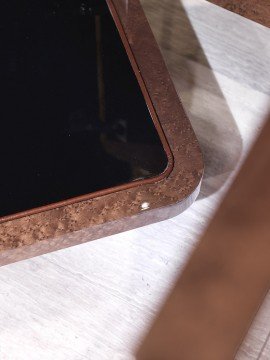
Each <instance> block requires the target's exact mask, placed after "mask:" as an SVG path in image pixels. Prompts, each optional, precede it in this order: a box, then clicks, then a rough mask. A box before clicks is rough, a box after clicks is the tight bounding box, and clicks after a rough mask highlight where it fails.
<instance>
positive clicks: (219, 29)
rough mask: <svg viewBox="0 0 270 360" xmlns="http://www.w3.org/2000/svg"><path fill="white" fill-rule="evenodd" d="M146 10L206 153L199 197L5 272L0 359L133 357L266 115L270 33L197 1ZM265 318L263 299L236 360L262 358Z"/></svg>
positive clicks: (158, 2) (154, 1) (153, 2)
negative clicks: (163, 215) (165, 214)
mask: <svg viewBox="0 0 270 360" xmlns="http://www.w3.org/2000/svg"><path fill="white" fill-rule="evenodd" d="M142 4H143V6H144V9H145V11H146V13H147V16H148V20H149V22H150V25H151V27H152V29H153V31H154V33H155V36H156V39H157V40H158V43H159V45H160V48H161V50H162V53H163V56H164V59H165V60H166V63H167V65H168V67H169V70H170V73H171V76H172V78H173V81H174V83H175V86H176V88H177V90H178V93H179V94H180V95H181V98H182V100H183V105H184V107H185V110H186V111H187V112H188V114H189V117H190V119H191V120H192V124H193V127H194V128H195V130H196V134H197V136H198V138H199V141H200V143H201V146H202V149H203V152H204V157H205V162H206V174H205V178H204V180H203V184H202V192H201V194H200V197H199V199H198V200H197V201H196V202H195V203H194V204H193V205H192V207H191V208H190V209H188V210H187V211H186V212H184V213H183V214H181V215H179V216H177V217H175V218H173V219H171V220H168V221H164V222H161V223H158V224H152V225H151V226H146V227H144V228H141V229H137V230H132V231H129V232H125V233H122V234H119V235H115V236H111V237H108V238H103V239H100V240H98V241H93V242H89V243H85V244H83V245H80V246H75V247H73V248H70V249H65V250H61V251H59V252H55V253H52V254H47V255H44V256H40V257H37V258H35V259H31V260H27V261H22V262H20V263H16V264H11V265H8V266H5V267H2V268H1V270H0V358H1V360H2V359H4V360H84V359H87V360H89V359H90V360H131V359H134V355H133V354H134V353H135V352H136V349H137V348H138V346H139V344H140V343H141V341H142V340H143V339H144V337H145V334H146V333H147V331H148V329H149V327H150V326H151V323H152V322H153V321H154V319H155V316H156V315H157V314H158V312H159V310H160V307H161V305H162V303H163V302H164V301H165V298H166V297H167V295H168V293H169V291H170V290H171V288H172V287H173V286H174V283H175V281H176V279H177V277H178V276H179V274H180V273H181V271H182V269H183V267H184V265H185V264H186V262H187V259H188V257H189V255H190V254H191V252H192V251H193V250H194V248H195V247H196V244H197V241H198V238H199V236H200V235H201V233H202V232H203V230H204V229H205V227H206V226H207V224H208V222H209V220H210V219H211V217H212V215H213V213H214V212H215V210H216V208H217V206H218V204H219V202H220V200H221V198H222V197H223V196H224V194H225V193H226V191H227V188H228V186H229V185H230V183H231V181H232V179H233V178H234V176H235V174H236V172H237V170H238V168H239V165H240V164H241V163H242V162H243V160H244V159H245V157H246V155H247V152H248V150H249V149H250V146H251V145H252V143H253V142H254V140H255V138H256V136H257V134H258V132H259V131H260V130H261V128H262V126H263V123H264V120H265V116H266V115H267V113H268V111H269V110H270V109H269V104H270V96H269V95H270V73H269V69H270V67H269V58H270V47H269V44H270V33H269V30H268V29H267V28H264V27H262V26H260V25H258V24H256V23H254V22H251V21H248V20H246V19H245V18H241V17H239V16H237V15H235V14H233V13H231V12H229V11H224V10H223V9H222V8H220V7H217V6H214V5H213V4H211V3H208V2H206V1H201V0H185V1H183V2H181V3H180V1H178V0H170V1H168V0H143V2H142ZM247 39H248V40H249V41H247ZM250 49H255V51H254V52H251V51H250ZM269 318H270V296H268V297H267V298H266V301H265V302H264V305H263V307H262V309H261V311H260V313H259V314H258V316H257V318H256V320H255V321H254V324H253V326H252V328H251V330H250V332H249V334H248V336H247V337H246V339H245V341H244V343H243V345H242V347H241V349H240V351H239V352H238V354H237V357H236V359H237V360H257V359H258V356H260V355H259V354H260V352H261V350H262V348H263V346H264V344H265V342H266V339H267V336H268V334H269V330H270V326H269V323H270V322H269ZM269 354H270V352H269V347H267V346H266V347H265V348H264V350H263V356H264V357H261V359H263V360H266V359H268V358H269ZM261 359H260V360H261ZM196 360H197V359H196Z"/></svg>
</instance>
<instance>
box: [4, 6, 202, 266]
mask: <svg viewBox="0 0 270 360" xmlns="http://www.w3.org/2000/svg"><path fill="white" fill-rule="evenodd" d="M107 3H108V5H109V8H110V11H111V13H112V16H113V18H114V21H115V23H116V25H117V28H118V30H119V33H120V36H121V38H122V41H123V43H124V46H125V48H126V51H127V53H128V56H129V58H130V61H131V64H132V66H133V69H134V71H135V73H136V76H137V79H138V81H139V83H140V86H141V89H142V91H143V94H144V97H145V100H146V103H147V105H148V107H149V110H150V112H151V115H152V118H153V121H154V124H155V126H156V128H157V131H158V133H159V136H160V138H161V140H162V143H163V146H164V149H165V151H166V153H167V156H168V167H167V169H166V170H165V172H164V173H163V174H161V175H160V176H158V177H156V178H152V179H147V180H144V181H141V182H140V181H138V182H136V183H131V184H126V185H124V186H120V187H116V188H113V189H108V190H105V191H103V192H97V193H92V194H88V195H85V196H81V197H77V198H74V199H70V200H68V201H63V202H61V203H57V204H52V205H49V206H46V207H42V208H38V209H34V210H31V211H27V212H23V213H19V214H15V215H12V216H8V217H4V218H1V219H0V265H4V264H8V263H11V262H15V261H18V260H21V259H25V258H29V257H32V256H36V255H40V254H43V253H47V252H50V251H54V250H58V249H61V248H65V247H68V246H72V245H76V244H79V243H83V242H85V241H89V240H94V239H98V238H100V237H104V236H107V235H111V234H115V233H118V232H121V231H125V230H128V229H132V228H135V227H138V226H143V225H146V224H149V223H152V222H157V221H160V220H164V219H167V218H169V217H171V216H174V215H176V214H178V213H180V212H182V211H183V210H185V209H186V208H187V207H188V206H189V205H190V204H191V203H192V202H193V201H194V200H195V198H196V196H197V194H198V191H199V188H200V182H201V177H202V173H203V162H202V155H201V151H200V148H199V145H198V142H197V139H196V137H195V135H194V132H193V130H192V128H191V125H190V122H189V120H188V119H187V117H186V115H185V113H184V110H183V107H182V105H181V103H180V101H179V99H178V96H177V93H176V91H175V89H174V86H173V84H172V81H171V79H170V76H169V74H168V71H167V69H166V66H165V64H164V61H163V59H162V56H161V54H160V51H159V49H158V46H157V44H156V42H155V39H154V37H153V34H152V32H151V29H150V27H149V25H148V22H147V20H146V17H145V15H144V12H143V10H142V7H141V5H140V2H139V0H129V1H128V2H126V1H124V0H107ZM127 4H128V5H127ZM143 203H147V207H148V209H147V210H144V207H143V206H142V204H143Z"/></svg>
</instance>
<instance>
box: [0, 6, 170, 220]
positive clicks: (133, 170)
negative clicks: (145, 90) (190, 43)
mask: <svg viewBox="0 0 270 360" xmlns="http://www.w3.org/2000/svg"><path fill="white" fill-rule="evenodd" d="M0 20H1V21H0V44H1V52H0V77H1V81H0V87H1V98H0V103H1V106H0V124H1V129H0V153H1V177H0V216H5V215H9V214H12V213H16V212H19V211H24V210H29V209H33V208H35V207H39V206H43V205H47V204H50V203H54V202H57V201H62V200H66V199H69V198H72V197H75V196H80V195H84V194H88V193H91V192H94V191H97V190H103V189H107V188H110V187H114V186H117V185H121V184H125V183H129V182H131V181H136V180H138V179H145V178H149V177H153V176H155V175H158V174H160V173H162V172H163V171H164V170H165V168H166V166H167V156H166V154H165V152H164V149H163V146H162V144H161V141H160V139H159V136H158V134H157V131H156V128H155V126H154V124H153V121H152V119H151V116H150V114H149V111H148V108H147V105H146V103H145V101H144V98H143V95H142V93H141V90H140V87H139V85H138V82H137V80H136V77H135V75H134V72H133V70H132V68H131V65H130V62H129V59H128V57H127V55H126V52H125V49H124V47H123V44H122V42H121V39H120V36H119V34H118V31H117V28H116V26H115V24H114V21H113V19H112V17H111V14H110V12H109V9H108V7H107V4H106V1H105V0H96V1H91V0H90V1H87V0H84V1H77V0H42V1H37V0H1V2H0Z"/></svg>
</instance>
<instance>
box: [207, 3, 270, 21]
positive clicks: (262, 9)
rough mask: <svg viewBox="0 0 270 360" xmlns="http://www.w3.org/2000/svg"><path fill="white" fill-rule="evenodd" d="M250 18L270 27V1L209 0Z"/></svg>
mask: <svg viewBox="0 0 270 360" xmlns="http://www.w3.org/2000/svg"><path fill="white" fill-rule="evenodd" d="M208 1H210V2H212V3H213V4H216V5H219V6H222V7H224V8H225V9H227V10H230V11H233V12H235V13H237V14H239V15H241V16H244V17H246V18H248V19H250V20H253V21H256V22H258V23H260V24H262V25H265V26H268V27H270V3H269V1H268V0H208Z"/></svg>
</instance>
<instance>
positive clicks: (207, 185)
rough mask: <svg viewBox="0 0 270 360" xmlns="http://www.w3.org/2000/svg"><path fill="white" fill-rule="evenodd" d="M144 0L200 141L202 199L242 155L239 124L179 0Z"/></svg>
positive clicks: (152, 26) (153, 27) (219, 186)
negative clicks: (202, 177) (201, 152)
mask: <svg viewBox="0 0 270 360" xmlns="http://www.w3.org/2000/svg"><path fill="white" fill-rule="evenodd" d="M142 3H143V5H144V10H145V12H146V15H147V16H148V20H149V22H150V24H151V28H152V30H153V31H154V35H155V37H156V39H157V41H158V44H159V46H160V49H161V51H162V54H163V56H164V59H165V61H166V64H167V67H168V69H169V72H170V74H171V77H172V79H173V81H174V84H175V87H176V90H177V92H178V94H179V96H180V98H181V101H182V103H183V106H184V108H185V111H186V113H187V115H188V117H189V119H190V121H191V123H192V126H193V128H194V131H195V133H196V135H197V138H198V140H199V142H200V145H201V149H202V151H203V155H204V161H205V175H204V179H203V183H202V189H201V194H200V196H199V199H200V198H204V197H208V196H210V195H211V194H213V193H214V192H216V191H217V190H218V189H220V188H221V187H222V185H223V184H224V183H225V182H226V180H227V178H228V177H229V175H230V173H231V172H232V171H233V170H234V169H235V167H236V164H237V162H238V160H239V158H240V156H241V152H242V139H241V136H240V133H239V130H238V127H237V124H236V123H235V120H234V118H233V115H232V113H231V111H230V108H229V106H228V104H227V102H226V99H225V98H224V96H223V94H222V91H221V89H220V87H219V84H218V82H217V80H216V78H215V75H214V73H213V71H212V69H211V66H210V64H209V62H208V60H207V58H206V56H205V54H204V50H203V49H202V47H201V45H200V41H199V40H198V37H197V35H196V33H195V31H194V29H193V27H192V24H191V22H190V20H189V17H188V15H187V13H186V11H185V9H184V7H183V5H182V4H181V2H180V1H179V0H164V1H162V2H161V1H160V2H158V4H157V2H156V1H154V0H152V1H143V2H142ZM194 11H196V10H194ZM198 11H199V10H198Z"/></svg>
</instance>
